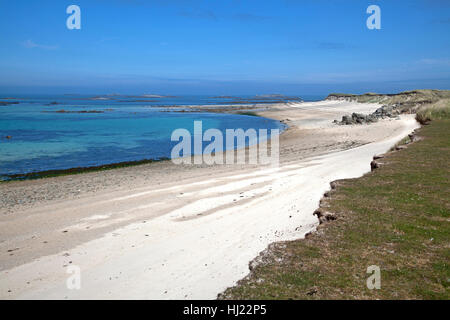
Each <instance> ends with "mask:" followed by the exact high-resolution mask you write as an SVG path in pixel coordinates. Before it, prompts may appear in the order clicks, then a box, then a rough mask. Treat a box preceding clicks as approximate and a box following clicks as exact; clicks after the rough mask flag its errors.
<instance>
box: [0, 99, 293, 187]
mask: <svg viewBox="0 0 450 320" xmlns="http://www.w3.org/2000/svg"><path fill="white" fill-rule="evenodd" d="M189 107H193V108H194V107H195V108H200V109H202V108H205V109H204V110H206V108H209V107H210V106H209V105H198V106H189ZM224 107H227V106H225V105H223V106H221V109H219V110H217V111H215V112H212V111H198V110H195V111H187V112H202V113H222V114H237V115H243V116H255V117H260V118H265V119H268V120H275V121H278V120H276V119H271V118H267V117H263V116H261V115H259V114H257V113H255V112H246V111H247V110H248V108H243V109H240V110H235V107H236V106H234V105H229V106H228V107H231V108H232V109H229V108H224ZM160 112H174V113H183V112H184V111H160ZM250 113H251V114H250ZM279 122H280V123H281V124H282V125H284V126H285V128H284V129H282V131H281V132H280V137H281V135H282V134H283V133H284V132H285V131H286V130H288V126H287V125H286V124H285V123H283V122H282V121H279ZM250 147H251V146H250ZM241 148H242V147H240V148H236V146H235V149H233V150H239V149H241ZM245 148H246V149H248V148H249V147H248V146H247V147H245ZM170 160H172V159H171V158H169V157H162V158H158V159H142V160H133V161H122V162H113V163H108V164H100V165H95V166H87V167H73V168H67V169H50V170H43V171H32V172H28V173H17V174H5V175H2V176H0V183H6V182H13V181H26V180H34V179H43V178H51V177H58V176H66V175H73V174H82V173H87V172H96V171H103V170H112V169H117V168H124V167H132V166H139V165H142V164H149V163H153V162H161V161H170Z"/></svg>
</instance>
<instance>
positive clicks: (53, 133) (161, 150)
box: [0, 95, 300, 180]
mask: <svg viewBox="0 0 450 320" xmlns="http://www.w3.org/2000/svg"><path fill="white" fill-rule="evenodd" d="M251 99H254V100H251ZM274 99H275V100H276V99H285V98H281V97H273V96H265V97H263V96H261V97H239V98H237V97H206V96H205V97H202V96H192V97H170V96H167V97H161V96H153V95H152V96H150V95H145V96H119V95H110V96H80V95H63V96H62V95H61V96H31V95H30V96H23V95H22V96H17V97H15V96H11V97H9V96H0V103H1V105H0V179H2V180H7V179H9V176H10V175H17V174H19V175H20V174H26V173H31V172H40V171H47V170H63V169H70V168H78V167H91V166H99V165H106V164H112V163H120V162H128V161H139V160H144V159H145V160H149V159H155V160H157V159H162V158H169V157H170V152H171V150H172V148H173V146H174V145H175V144H176V143H177V142H172V141H171V140H170V137H171V134H172V132H173V131H174V130H175V129H178V128H185V129H188V130H189V131H190V132H191V133H193V127H194V121H198V120H201V121H202V123H203V131H205V130H207V129H209V128H217V129H219V130H221V131H222V132H225V129H237V128H242V129H244V130H247V129H249V128H254V129H263V128H266V129H280V130H283V129H284V126H283V125H282V124H281V123H280V122H278V121H274V120H270V119H266V118H261V117H255V116H246V115H232V114H218V113H192V112H173V110H180V109H183V106H185V105H199V104H211V105H213V104H226V103H236V102H239V101H241V103H243V104H245V103H256V102H258V103H271V102H276V101H274ZM286 99H295V98H286ZM296 99H299V98H296ZM299 100H300V99H299ZM169 106H170V107H169ZM174 106H176V107H175V108H174ZM205 145H206V143H205Z"/></svg>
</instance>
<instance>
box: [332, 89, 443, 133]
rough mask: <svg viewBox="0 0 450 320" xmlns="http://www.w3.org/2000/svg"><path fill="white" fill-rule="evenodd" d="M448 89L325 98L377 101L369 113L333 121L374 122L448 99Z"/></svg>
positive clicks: (342, 122) (348, 123) (334, 95)
mask: <svg viewBox="0 0 450 320" xmlns="http://www.w3.org/2000/svg"><path fill="white" fill-rule="evenodd" d="M449 98H450V90H413V91H405V92H400V93H395V94H377V93H365V94H361V95H355V94H345V93H332V94H330V95H329V96H328V97H327V98H326V100H330V101H353V102H362V103H379V104H382V107H380V108H378V109H377V110H376V111H375V112H374V113H372V114H370V115H361V114H356V113H354V114H352V115H351V116H350V115H346V116H344V117H343V118H342V120H341V121H338V120H335V121H334V123H336V124H341V125H350V124H363V123H372V122H376V121H378V120H379V119H386V118H396V117H398V116H399V115H400V114H412V113H416V112H417V111H418V110H419V109H421V108H422V107H424V106H428V105H431V104H434V103H436V102H437V101H439V100H441V99H449Z"/></svg>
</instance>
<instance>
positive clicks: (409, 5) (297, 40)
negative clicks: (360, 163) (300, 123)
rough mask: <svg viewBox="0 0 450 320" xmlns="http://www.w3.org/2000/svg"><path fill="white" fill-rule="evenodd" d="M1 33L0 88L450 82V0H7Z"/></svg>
mask: <svg viewBox="0 0 450 320" xmlns="http://www.w3.org/2000/svg"><path fill="white" fill-rule="evenodd" d="M71 4H76V5H78V6H79V7H80V8H81V30H68V29H67V27H66V19H67V17H68V16H69V15H68V14H67V13H66V8H67V7H68V6H69V5H71ZM371 4H376V5H379V6H380V8H381V24H382V29H381V30H369V29H367V27H366V20H367V18H368V16H369V15H368V14H367V13H366V9H367V7H368V6H369V5H371ZM0 30H1V31H0V37H1V41H0V93H113V92H118V93H162V94H263V93H282V94H327V93H329V92H331V91H341V92H342V91H345V92H354V93H360V92H367V91H378V92H380V91H383V92H395V91H399V90H406V89H415V88H437V89H450V41H449V39H450V1H448V0H416V1H414V0H407V1H401V0H387V1H376V0H371V1H365V0H334V1H333V0H329V1H326V0H270V1H269V0H267V1H264V0H259V1H254V0H205V1H197V0H153V1H152V0H147V1H146V0H71V1H64V0H54V1H50V0H39V1H38V0H35V1H29V0H20V1H9V0H8V1H7V0H0Z"/></svg>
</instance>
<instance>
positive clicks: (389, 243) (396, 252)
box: [219, 106, 450, 299]
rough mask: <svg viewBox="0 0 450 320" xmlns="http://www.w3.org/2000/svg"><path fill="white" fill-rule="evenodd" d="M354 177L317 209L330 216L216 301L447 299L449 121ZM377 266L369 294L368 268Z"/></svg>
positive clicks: (441, 119)
mask: <svg viewBox="0 0 450 320" xmlns="http://www.w3.org/2000/svg"><path fill="white" fill-rule="evenodd" d="M423 112H424V115H426V116H427V117H428V116H429V118H430V119H435V120H433V121H432V122H431V124H430V125H427V126H424V127H422V129H420V131H419V136H421V137H422V140H420V141H417V142H414V143H412V144H409V145H408V147H407V148H406V149H402V150H399V151H396V152H391V153H389V154H387V155H386V156H385V158H383V159H381V160H379V161H381V162H382V163H383V164H382V165H381V167H380V168H378V169H376V170H374V171H372V172H371V173H369V174H367V175H365V176H364V177H362V178H359V179H351V180H350V179H349V180H340V181H338V182H337V188H336V189H334V190H333V191H332V192H331V196H330V197H327V198H324V201H322V207H323V208H325V209H326V211H328V212H333V213H335V215H336V217H337V219H336V220H334V221H330V222H326V223H324V224H322V225H320V226H319V228H318V231H317V232H315V233H312V234H311V235H309V236H308V237H307V238H306V239H302V240H296V241H290V242H282V243H277V244H274V245H272V246H271V247H270V250H267V251H266V255H265V256H264V259H263V263H261V264H259V265H257V266H256V267H255V268H253V269H252V272H251V273H250V275H249V276H248V277H246V278H245V279H243V280H241V281H240V282H239V283H238V285H236V286H235V287H233V288H229V289H228V290H226V291H225V292H224V293H223V294H221V295H220V296H219V298H221V299H449V298H450V288H449V284H450V267H449V263H450V248H449V239H450V201H449V199H450V170H449V166H448V161H449V159H450V135H449V132H450V117H449V115H448V109H445V108H443V109H442V108H440V107H439V106H437V107H436V106H435V107H433V108H432V109H424V110H423ZM371 265H376V266H379V267H380V270H381V288H380V289H379V290H378V289H373V290H369V289H368V287H367V285H366V282H367V278H368V277H369V276H370V275H371V274H369V273H367V268H368V267H369V266H371Z"/></svg>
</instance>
